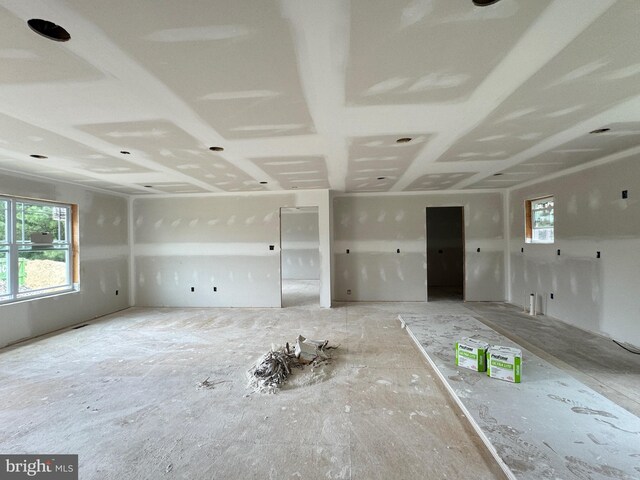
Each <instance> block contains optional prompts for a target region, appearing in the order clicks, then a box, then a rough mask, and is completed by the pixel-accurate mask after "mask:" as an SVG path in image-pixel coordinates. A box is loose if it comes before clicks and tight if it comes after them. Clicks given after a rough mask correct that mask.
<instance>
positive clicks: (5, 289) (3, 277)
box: [0, 250, 9, 298]
mask: <svg viewBox="0 0 640 480" xmlns="http://www.w3.org/2000/svg"><path fill="white" fill-rule="evenodd" d="M8 294H9V252H7V251H2V250H0V298H2V297H3V296H5V295H8Z"/></svg>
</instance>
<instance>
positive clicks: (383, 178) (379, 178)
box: [378, 177, 387, 180]
mask: <svg viewBox="0 0 640 480" xmlns="http://www.w3.org/2000/svg"><path fill="white" fill-rule="evenodd" d="M386 179H387V177H378V180H386Z"/></svg>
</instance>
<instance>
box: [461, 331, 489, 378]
mask: <svg viewBox="0 0 640 480" xmlns="http://www.w3.org/2000/svg"><path fill="white" fill-rule="evenodd" d="M488 348H489V344H488V343H486V342H483V341H482V340H475V339H473V338H463V339H462V340H461V341H459V342H456V365H457V366H458V367H462V368H468V369H469V370H475V371H476V372H484V371H486V370H487V361H486V358H487V357H486V353H487V349H488Z"/></svg>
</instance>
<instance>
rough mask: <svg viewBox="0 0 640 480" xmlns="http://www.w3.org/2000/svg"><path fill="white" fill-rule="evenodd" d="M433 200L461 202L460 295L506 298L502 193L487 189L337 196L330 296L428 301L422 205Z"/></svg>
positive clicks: (436, 203)
mask: <svg viewBox="0 0 640 480" xmlns="http://www.w3.org/2000/svg"><path fill="white" fill-rule="evenodd" d="M434 206H462V207H464V219H465V236H466V241H465V299H466V300H496V301H498V300H504V298H505V293H504V271H505V270H504V253H503V249H504V228H503V225H504V224H503V211H504V208H503V201H502V194H500V193H484V192H483V193H475V192H472V193H451V194H444V193H442V194H441V193H438V194H415V195H414V194H408V195H379V194H370V195H357V194H355V195H343V196H338V195H336V196H335V198H334V206H333V215H334V235H335V240H334V246H333V249H334V257H335V258H334V270H335V271H334V274H335V281H334V298H335V299H337V300H343V301H349V300H353V301H425V300H426V298H427V268H426V267H427V265H426V240H425V228H426V226H425V225H426V208H427V207H434ZM478 249H480V251H478ZM398 250H400V253H398ZM347 251H348V253H347Z"/></svg>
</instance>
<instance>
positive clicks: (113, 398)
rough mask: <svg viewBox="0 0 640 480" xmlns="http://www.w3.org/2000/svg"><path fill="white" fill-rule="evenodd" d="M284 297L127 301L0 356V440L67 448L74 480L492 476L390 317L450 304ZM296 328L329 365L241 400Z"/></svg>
mask: <svg viewBox="0 0 640 480" xmlns="http://www.w3.org/2000/svg"><path fill="white" fill-rule="evenodd" d="M293 302H294V303H296V304H297V305H299V306H297V307H290V308H285V309H142V308H134V309H130V310H126V311H124V312H122V313H119V314H115V315H110V316H108V317H104V318H102V319H99V320H97V321H93V322H90V323H89V325H88V326H87V327H84V328H81V329H77V330H68V331H65V332H60V333H57V334H53V335H50V336H47V337H43V338H40V339H36V340H34V341H31V342H26V343H23V344H20V345H18V346H14V347H11V348H7V349H4V350H2V351H0V451H2V452H4V453H77V454H79V455H80V478H82V479H83V480H88V479H100V480H104V479H119V480H121V479H162V478H167V479H171V478H181V479H191V480H195V479H211V478H215V479H217V480H219V479H238V478H243V479H249V478H256V479H265V478H275V479H286V478H303V479H316V478H344V479H348V478H353V479H368V480H372V479H385V480H386V479H418V478H434V479H435V478H438V479H440V478H460V477H462V476H467V477H473V478H475V479H489V478H504V477H503V475H502V473H501V472H500V470H499V469H498V468H497V466H496V464H495V463H494V461H493V459H492V458H491V457H490V456H489V454H488V453H487V451H486V449H485V448H484V446H483V445H482V444H481V442H480V440H479V439H478V437H477V436H476V435H475V433H474V432H473V431H472V430H471V428H470V427H469V425H468V423H467V422H466V419H465V418H464V417H463V416H462V415H461V413H460V412H459V411H458V410H457V407H456V406H455V404H454V403H453V401H452V400H451V399H450V398H449V397H448V394H447V393H446V392H445V391H444V389H443V387H442V386H441V384H440V382H439V381H438V380H437V379H436V377H435V374H434V372H433V371H432V370H431V369H430V367H429V366H428V365H427V363H426V361H425V360H424V359H423V357H422V355H421V354H420V353H419V352H418V351H417V349H416V347H415V346H414V344H413V342H412V340H411V339H410V338H409V336H408V335H407V334H406V333H405V332H404V331H403V330H402V329H401V328H400V325H399V322H398V321H397V320H396V318H397V315H398V313H400V312H405V313H418V314H421V313H425V312H429V313H437V312H438V311H444V312H451V311H454V312H455V311H457V310H460V309H461V310H464V311H465V312H468V310H467V309H466V308H465V307H464V306H462V304H461V303H451V302H432V303H429V304H399V303H390V304H348V305H339V306H337V307H336V308H334V309H331V310H321V309H319V308H317V307H315V306H313V307H312V306H309V305H317V302H316V299H315V298H313V299H308V301H307V300H305V299H304V295H302V297H301V298H298V299H297V300H293ZM298 333H302V334H304V335H306V336H308V337H310V338H321V339H325V338H327V339H330V341H331V342H332V343H337V344H340V348H339V349H338V350H337V352H336V356H335V359H334V363H333V365H332V366H331V367H326V368H325V369H324V370H317V371H316V372H313V374H312V373H311V372H310V371H308V370H307V371H305V372H302V373H297V374H296V376H295V377H294V378H293V379H292V381H291V383H290V386H289V388H287V389H285V390H283V391H281V392H280V393H279V394H277V395H270V396H265V395H257V394H253V395H248V396H247V392H248V391H247V390H246V389H245V377H244V373H245V370H246V369H247V368H248V367H249V366H250V365H251V364H252V362H253V361H255V360H256V359H257V358H258V357H259V356H260V355H261V354H263V353H264V352H265V351H266V350H267V349H268V348H269V347H270V345H271V343H283V342H285V341H292V340H293V339H294V338H295V336H296V335H297V334H298ZM207 378H208V379H209V381H210V382H213V383H214V384H215V385H214V388H213V389H197V388H196V386H197V384H198V383H199V382H201V381H203V380H205V379H207Z"/></svg>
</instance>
